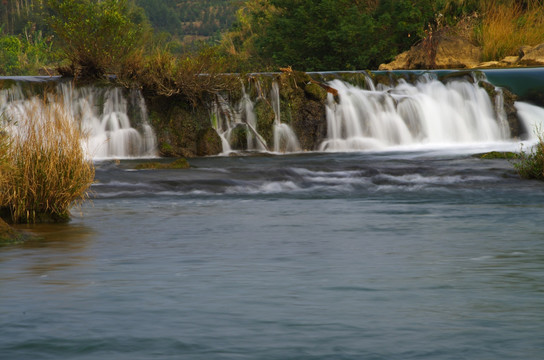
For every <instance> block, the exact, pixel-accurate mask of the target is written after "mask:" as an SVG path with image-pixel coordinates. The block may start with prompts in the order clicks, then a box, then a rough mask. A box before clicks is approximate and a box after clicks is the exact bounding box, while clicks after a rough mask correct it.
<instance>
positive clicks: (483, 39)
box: [477, 0, 544, 61]
mask: <svg viewBox="0 0 544 360" xmlns="http://www.w3.org/2000/svg"><path fill="white" fill-rule="evenodd" d="M480 12H481V13H482V15H483V19H482V22H481V25H480V27H479V28H478V29H477V31H478V32H479V36H478V37H479V39H478V40H479V42H480V44H481V46H482V60H483V61H489V60H500V59H502V58H504V57H505V56H517V55H518V52H519V49H520V47H521V46H523V45H528V46H535V45H538V44H541V43H544V1H542V0H528V1H525V2H522V1H499V0H486V1H482V4H481V10H480Z"/></svg>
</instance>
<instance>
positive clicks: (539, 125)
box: [516, 101, 544, 142]
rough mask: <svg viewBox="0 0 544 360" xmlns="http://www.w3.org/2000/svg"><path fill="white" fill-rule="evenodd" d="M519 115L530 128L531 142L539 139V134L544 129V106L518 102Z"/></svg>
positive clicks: (527, 127)
mask: <svg viewBox="0 0 544 360" xmlns="http://www.w3.org/2000/svg"><path fill="white" fill-rule="evenodd" d="M516 109H517V110H518V116H519V118H520V119H521V121H522V123H523V126H525V128H526V129H528V136H529V138H528V139H527V140H529V142H536V141H538V134H540V133H542V131H544V108H541V107H538V106H535V105H531V104H528V103H524V102H520V101H518V102H516Z"/></svg>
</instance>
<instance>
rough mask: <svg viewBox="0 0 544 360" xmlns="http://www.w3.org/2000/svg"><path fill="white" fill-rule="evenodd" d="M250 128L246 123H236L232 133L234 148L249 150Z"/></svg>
mask: <svg viewBox="0 0 544 360" xmlns="http://www.w3.org/2000/svg"><path fill="white" fill-rule="evenodd" d="M247 138H248V129H247V125H246V124H238V125H236V126H235V127H234V128H233V129H232V130H231V133H230V147H231V148H232V149H233V150H247Z"/></svg>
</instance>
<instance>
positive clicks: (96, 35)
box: [47, 0, 148, 78]
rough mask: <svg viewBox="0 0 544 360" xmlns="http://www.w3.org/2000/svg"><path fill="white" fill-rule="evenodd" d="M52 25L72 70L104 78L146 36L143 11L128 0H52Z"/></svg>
mask: <svg viewBox="0 0 544 360" xmlns="http://www.w3.org/2000/svg"><path fill="white" fill-rule="evenodd" d="M47 5H48V8H49V11H50V13H51V18H50V24H51V27H52V28H53V30H54V31H55V33H56V35H57V37H58V38H60V39H61V40H62V41H63V42H62V47H63V50H64V54H65V57H66V58H67V59H68V60H69V61H70V63H71V66H70V68H71V72H72V73H73V75H78V76H80V77H91V78H93V77H101V76H103V75H104V74H106V73H107V72H115V71H116V70H117V69H118V68H119V66H120V64H122V63H123V62H124V60H125V59H127V58H128V57H130V56H131V55H132V54H133V53H134V52H135V51H136V50H137V49H138V48H139V47H141V46H142V43H143V41H144V39H145V34H146V33H147V30H148V25H147V20H146V18H145V15H144V13H143V11H142V10H141V9H140V8H137V7H136V6H134V5H133V4H132V3H131V2H129V1H127V0H102V1H98V2H97V1H93V0H48V1H47Z"/></svg>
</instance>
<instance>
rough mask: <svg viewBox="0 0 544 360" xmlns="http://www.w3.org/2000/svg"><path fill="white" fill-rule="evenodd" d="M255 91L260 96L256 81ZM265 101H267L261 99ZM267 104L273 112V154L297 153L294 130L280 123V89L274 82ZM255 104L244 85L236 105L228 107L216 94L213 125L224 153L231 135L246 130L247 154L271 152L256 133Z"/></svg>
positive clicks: (227, 148)
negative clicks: (221, 142) (251, 152)
mask: <svg viewBox="0 0 544 360" xmlns="http://www.w3.org/2000/svg"><path fill="white" fill-rule="evenodd" d="M255 86H256V87H257V88H258V91H257V93H259V94H262V89H261V86H260V84H259V83H258V81H256V82H255ZM260 98H261V99H263V100H264V101H269V100H267V99H264V97H262V95H261V97H260ZM269 102H270V104H271V106H272V109H273V111H274V119H275V120H274V140H273V151H274V152H294V151H300V145H299V143H298V140H297V137H296V135H295V133H294V132H293V130H291V128H290V127H289V126H288V125H287V124H282V123H281V120H280V96H279V87H278V84H277V83H276V82H274V83H273V84H272V89H271V91H270V101H269ZM254 106H255V103H254V102H253V101H252V100H251V98H250V96H249V94H248V93H247V92H246V89H245V86H242V98H241V100H240V101H239V102H238V103H237V104H234V105H232V104H230V103H229V102H228V101H226V100H225V98H224V97H222V96H221V95H217V96H216V99H215V101H214V103H213V104H212V106H211V109H212V125H213V127H214V128H215V129H216V131H217V133H218V134H219V136H220V137H221V139H222V140H223V153H229V152H230V151H231V142H232V141H233V134H234V133H235V132H236V131H237V130H239V129H240V128H242V129H244V130H245V136H246V138H247V145H246V147H247V150H249V151H270V149H271V147H270V145H269V144H267V143H266V141H265V140H264V139H263V138H262V136H261V135H260V134H259V129H258V126H257V116H256V115H255V110H254Z"/></svg>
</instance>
